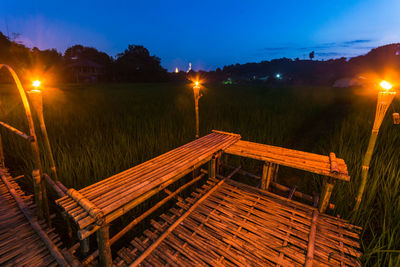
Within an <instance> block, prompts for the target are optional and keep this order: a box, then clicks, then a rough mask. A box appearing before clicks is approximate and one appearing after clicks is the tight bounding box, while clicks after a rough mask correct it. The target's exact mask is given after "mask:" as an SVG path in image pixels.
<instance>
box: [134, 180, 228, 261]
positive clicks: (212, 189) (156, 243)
mask: <svg viewBox="0 0 400 267" xmlns="http://www.w3.org/2000/svg"><path fill="white" fill-rule="evenodd" d="M224 182H225V180H221V181H219V182H218V183H217V184H216V185H215V186H214V187H212V188H211V189H210V190H209V191H208V192H207V193H206V194H205V195H203V196H202V197H201V198H200V199H199V200H197V201H196V202H195V203H194V204H193V205H192V206H191V207H190V208H189V209H188V210H187V211H186V212H185V213H184V214H183V215H182V216H181V217H179V218H178V219H177V220H176V221H175V222H174V223H173V224H172V225H171V226H170V227H169V228H168V229H167V230H166V231H165V232H164V233H163V234H162V235H160V236H159V237H158V238H157V240H156V241H155V242H154V243H153V244H151V246H150V247H148V248H147V249H146V250H145V251H144V252H143V253H142V255H140V257H138V258H137V259H136V260H135V261H134V262H133V263H132V264H130V265H129V266H130V267H133V266H138V265H139V264H140V263H141V262H142V261H143V260H144V259H145V258H146V257H147V256H148V255H149V254H150V253H151V252H152V251H153V250H154V249H155V248H156V247H157V246H158V245H159V244H160V243H161V242H162V241H163V240H164V239H165V238H166V237H167V236H168V235H169V234H170V233H171V232H172V231H173V230H174V229H175V228H176V227H177V226H179V225H180V223H181V222H182V221H183V220H184V219H185V218H186V217H188V216H189V215H190V214H191V213H192V212H193V210H194V209H196V207H197V206H199V205H200V204H201V203H202V202H203V201H204V200H206V199H207V197H209V196H210V195H211V194H212V193H213V192H215V191H216V190H217V189H218V187H220V186H221V185H222V184H223V183H224Z"/></svg>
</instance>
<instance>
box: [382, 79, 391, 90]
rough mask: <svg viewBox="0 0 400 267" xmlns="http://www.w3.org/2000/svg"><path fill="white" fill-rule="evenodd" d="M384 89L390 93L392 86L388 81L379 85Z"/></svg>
mask: <svg viewBox="0 0 400 267" xmlns="http://www.w3.org/2000/svg"><path fill="white" fill-rule="evenodd" d="M379 85H380V86H381V87H382V88H383V89H385V90H386V91H389V90H390V89H392V85H391V84H390V83H389V82H387V81H381V83H380V84H379Z"/></svg>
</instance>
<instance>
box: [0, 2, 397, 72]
mask: <svg viewBox="0 0 400 267" xmlns="http://www.w3.org/2000/svg"><path fill="white" fill-rule="evenodd" d="M347 2H348V1H345V0H340V1H337V2H335V3H319V2H317V1H311V3H309V4H308V5H302V4H301V3H295V1H289V3H286V5H285V4H284V3H273V5H272V4H271V3H272V1H266V2H264V1H254V2H252V3H251V4H254V5H251V4H250V3H249V4H248V5H247V6H242V7H239V6H238V5H236V4H237V2H236V1H235V2H234V3H233V4H232V2H227V1H223V2H219V3H211V2H210V1H206V2H203V3H201V5H194V4H187V3H186V2H183V1H175V2H174V3H161V2H159V1H153V2H152V3H130V2H129V3H125V2H124V1H121V2H119V3H116V4H115V5H114V6H112V7H110V6H107V5H104V3H107V2H105V1H100V2H97V3H99V4H98V5H96V6H93V5H91V4H90V3H80V5H79V9H77V8H76V7H77V6H78V5H77V4H76V3H77V1H75V2H74V1H73V2H71V1H70V2H68V3H69V4H68V5H67V4H66V5H63V9H62V10H60V9H59V6H60V5H61V4H54V3H52V2H50V1H40V3H34V4H33V3H30V2H29V1H20V2H19V3H18V5H17V4H16V3H7V4H5V5H4V7H3V9H2V10H1V11H0V16H1V17H3V18H4V21H3V22H0V31H1V32H3V33H4V34H5V35H6V36H9V37H12V36H11V35H13V33H18V34H20V36H19V37H18V38H16V41H18V42H21V43H23V44H24V45H26V46H27V47H30V48H32V47H35V46H36V47H38V48H39V49H41V50H43V49H52V48H55V49H56V50H57V51H59V52H61V53H62V54H63V53H64V52H65V50H66V48H68V47H70V46H72V45H75V44H81V45H84V46H89V47H94V48H96V49H98V50H99V51H104V52H106V53H107V54H108V55H110V56H112V57H115V56H116V54H117V53H121V52H123V51H124V50H125V49H126V48H127V46H128V45H129V44H137V45H144V46H145V47H146V48H148V49H149V51H150V53H151V54H152V55H156V56H158V57H160V58H161V65H162V66H163V67H164V68H166V69H167V70H168V71H172V70H174V69H175V67H178V68H179V69H180V70H186V69H187V68H188V64H189V62H191V63H192V67H193V69H194V70H205V71H209V70H214V69H216V68H217V67H220V68H222V67H223V66H227V65H232V64H236V63H240V64H243V63H249V62H260V61H263V60H271V59H278V58H283V57H286V58H291V59H294V58H299V59H308V58H309V57H308V55H309V53H310V52H311V51H315V60H327V59H335V58H341V57H346V58H349V57H354V56H359V55H363V54H366V53H367V52H369V51H370V50H371V49H373V48H376V47H378V46H382V45H386V44H390V43H396V42H399V40H400V33H399V32H398V30H396V29H399V28H400V20H399V19H398V17H397V15H396V10H399V8H400V3H398V2H396V1H394V0H389V1H385V2H386V3H382V2H379V1H371V0H370V1H359V0H358V1H355V3H347ZM227 3H230V4H227ZM20 6H24V8H23V9H21V8H20ZM271 7H272V8H271ZM396 7H398V8H396ZM143 10H145V12H143ZM146 11H148V12H146ZM105 18H109V19H108V20H107V19H105ZM282 18H284V19H282ZM372 22H373V23H372ZM294 23H296V27H294V26H293V25H294ZM294 40H296V41H294Z"/></svg>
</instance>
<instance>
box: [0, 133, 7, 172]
mask: <svg viewBox="0 0 400 267" xmlns="http://www.w3.org/2000/svg"><path fill="white" fill-rule="evenodd" d="M0 167H2V168H5V167H6V164H5V163H4V151H3V141H2V139H1V135H0Z"/></svg>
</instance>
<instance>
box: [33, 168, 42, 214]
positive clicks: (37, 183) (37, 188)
mask: <svg viewBox="0 0 400 267" xmlns="http://www.w3.org/2000/svg"><path fill="white" fill-rule="evenodd" d="M32 178H33V191H34V192H35V203H36V210H37V214H38V217H39V218H40V219H42V218H43V194H42V190H41V188H42V186H41V178H40V171H39V170H37V169H36V170H33V171H32Z"/></svg>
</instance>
